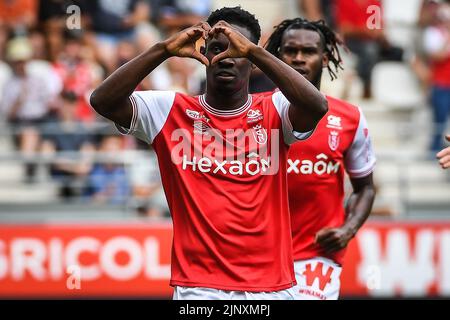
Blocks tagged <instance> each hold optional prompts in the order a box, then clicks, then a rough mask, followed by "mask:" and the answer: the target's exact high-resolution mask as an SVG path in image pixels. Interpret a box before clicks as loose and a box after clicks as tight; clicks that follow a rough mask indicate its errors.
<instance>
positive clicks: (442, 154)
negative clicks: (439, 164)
mask: <svg viewBox="0 0 450 320" xmlns="http://www.w3.org/2000/svg"><path fill="white" fill-rule="evenodd" d="M448 155H450V147H447V148H445V149H444V150H441V151H439V152H438V153H437V154H436V157H437V158H438V159H441V158H443V157H445V156H448Z"/></svg>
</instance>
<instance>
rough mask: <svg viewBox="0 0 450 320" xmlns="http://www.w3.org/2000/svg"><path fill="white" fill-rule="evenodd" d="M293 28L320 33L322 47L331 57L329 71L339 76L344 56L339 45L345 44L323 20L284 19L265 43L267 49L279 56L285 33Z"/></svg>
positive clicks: (333, 76)
mask: <svg viewBox="0 0 450 320" xmlns="http://www.w3.org/2000/svg"><path fill="white" fill-rule="evenodd" d="M292 29H304V30H311V31H315V32H317V33H318V34H319V36H320V42H321V44H322V49H323V50H324V52H325V54H326V55H327V57H328V59H329V63H328V66H327V68H328V72H329V73H330V76H331V79H335V78H337V75H336V73H337V72H338V70H339V69H343V67H342V58H341V54H340V52H339V47H338V45H343V41H342V40H341V39H340V38H339V37H338V36H337V35H336V33H334V32H333V30H331V29H330V27H328V26H327V25H326V24H325V22H324V21H323V20H319V21H309V20H306V19H302V18H295V19H286V20H284V21H282V22H281V23H280V24H279V25H277V26H275V31H274V32H273V33H272V35H271V36H270V37H269V40H267V43H266V44H265V48H266V50H267V51H269V52H270V53H272V54H273V55H274V56H276V57H278V58H279V57H280V50H281V42H282V40H283V35H284V33H285V32H286V31H289V30H292ZM330 63H332V64H333V66H334V70H332V68H331V66H330Z"/></svg>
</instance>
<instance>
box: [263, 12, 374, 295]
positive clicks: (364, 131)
mask: <svg viewBox="0 0 450 320" xmlns="http://www.w3.org/2000/svg"><path fill="white" fill-rule="evenodd" d="M338 42H339V41H338V39H337V37H336V35H335V34H334V33H333V31H332V30H330V29H329V28H328V27H327V26H326V25H325V24H324V23H323V22H310V21H307V20H305V19H301V18H297V19H292V20H285V21H283V22H282V23H281V24H279V25H278V26H277V28H276V30H275V31H274V33H273V34H272V35H271V37H270V38H269V40H268V42H267V44H266V49H267V50H268V51H269V52H271V53H273V54H274V55H275V56H277V57H279V58H280V59H281V60H283V61H284V62H286V63H287V64H289V65H290V66H291V67H292V68H294V69H295V70H296V71H298V72H299V73H300V74H302V75H303V76H304V77H305V78H306V79H308V80H309V81H310V82H311V83H312V84H313V85H314V86H316V87H317V88H318V89H320V82H321V77H322V69H323V68H328V70H329V71H330V73H331V75H332V77H334V76H335V71H337V69H338V68H339V67H341V58H340V55H339V49H338V46H337V44H338ZM330 64H333V65H334V67H335V70H334V71H333V69H331V66H330ZM327 100H328V112H327V114H326V115H325V116H324V117H323V118H322V120H321V121H320V122H319V124H318V125H317V128H316V129H315V132H314V134H313V135H312V136H311V137H310V138H308V139H307V140H305V141H300V142H297V143H295V144H293V145H292V147H291V149H290V151H289V159H288V182H289V187H288V189H289V207H290V210H291V223H292V237H293V246H294V261H295V264H294V266H295V273H296V279H297V286H296V288H295V290H296V294H297V297H298V299H337V298H338V296H339V288H340V280H339V276H340V273H341V266H342V262H343V256H344V252H345V248H346V246H347V244H348V242H349V241H350V240H351V239H352V238H353V237H354V236H355V234H356V232H357V231H358V229H359V228H360V227H361V226H362V224H363V223H364V221H365V220H366V219H367V217H368V216H369V214H370V211H371V208H372V204H373V201H374V198H375V191H374V185H373V181H372V171H373V169H374V165H375V156H374V153H373V150H372V145H371V140H370V136H369V131H368V128H367V123H366V120H365V118H364V115H363V113H362V111H361V109H360V108H358V107H356V106H353V105H351V104H349V103H347V102H345V101H342V100H338V99H335V98H332V97H329V96H327ZM345 172H347V174H348V175H349V176H350V180H351V183H352V186H353V193H352V194H351V196H350V198H349V200H348V202H347V204H346V206H345V207H344V176H345Z"/></svg>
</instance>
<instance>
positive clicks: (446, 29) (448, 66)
mask: <svg viewBox="0 0 450 320" xmlns="http://www.w3.org/2000/svg"><path fill="white" fill-rule="evenodd" d="M423 40H424V48H425V52H426V53H427V55H428V59H429V61H430V67H431V79H430V82H431V105H432V107H433V119H434V134H433V139H432V143H431V151H432V152H438V151H439V150H441V149H442V148H443V147H444V145H443V143H444V141H443V135H444V130H445V127H446V124H447V119H448V116H449V113H450V1H449V0H447V1H444V2H442V3H441V4H440V5H439V9H438V13H437V20H436V21H435V23H434V25H432V26H429V27H428V28H426V29H425V32H424V39H423Z"/></svg>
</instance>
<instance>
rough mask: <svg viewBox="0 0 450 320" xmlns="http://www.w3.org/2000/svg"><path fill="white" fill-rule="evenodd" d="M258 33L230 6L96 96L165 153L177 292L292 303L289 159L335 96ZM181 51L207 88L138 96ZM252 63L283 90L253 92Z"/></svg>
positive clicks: (98, 104) (96, 102)
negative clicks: (202, 70) (196, 64)
mask: <svg viewBox="0 0 450 320" xmlns="http://www.w3.org/2000/svg"><path fill="white" fill-rule="evenodd" d="M259 37H260V27H259V24H258V22H257V20H256V19H255V17H254V16H253V15H251V14H250V13H248V12H247V11H245V10H242V9H241V8H239V7H236V8H223V9H219V10H217V11H215V12H213V13H212V14H211V15H210V17H209V18H208V21H207V22H204V23H200V24H197V25H195V26H193V27H191V28H188V29H186V30H183V31H181V32H180V33H178V34H176V35H174V36H172V37H170V38H169V39H167V40H165V41H163V42H161V43H158V44H156V45H155V46H153V47H151V48H150V49H148V50H147V51H146V52H144V53H142V54H141V55H140V56H138V57H137V58H135V59H133V60H132V61H130V62H129V63H127V64H126V65H124V66H122V67H121V68H119V69H118V70H116V71H115V72H114V73H113V74H112V75H111V76H110V77H109V78H108V79H106V80H105V81H104V82H103V83H102V84H101V85H100V86H99V87H98V88H97V89H96V90H95V91H94V93H93V95H92V97H91V104H92V106H93V107H94V108H95V109H96V111H97V112H98V113H100V114H101V115H103V116H105V117H106V118H108V119H110V120H112V121H114V122H115V123H116V124H117V126H118V128H119V130H120V131H122V132H123V133H126V134H132V135H134V136H136V137H137V138H139V139H142V140H143V141H145V142H147V143H149V144H151V145H152V146H153V148H154V150H155V151H156V153H157V156H158V160H159V161H158V162H159V165H160V170H161V177H162V182H163V186H164V191H165V193H166V196H167V200H168V204H169V207H170V211H171V214H172V219H173V227H174V239H173V249H172V277H171V282H170V283H171V285H172V286H174V287H175V292H174V299H247V298H249V299H255V298H256V299H292V298H293V294H292V286H293V285H294V284H295V276H294V270H293V257H292V241H291V233H290V216H289V210H288V194H287V177H286V176H287V174H286V170H287V154H288V149H289V145H291V144H292V143H293V142H295V141H297V140H299V139H304V138H306V137H308V136H309V135H310V134H311V132H312V130H313V129H314V128H315V126H316V124H317V122H318V121H319V120H320V118H321V117H322V116H323V115H324V114H325V113H326V111H327V101H326V99H325V97H324V96H323V95H322V94H321V93H320V92H319V91H318V90H317V89H316V88H315V87H314V86H313V85H312V84H311V83H309V82H308V81H307V80H306V79H304V78H303V77H302V76H301V75H300V74H298V73H297V72H296V71H295V70H293V69H292V68H290V67H289V66H288V65H286V64H285V63H283V62H281V61H280V60H279V59H277V58H275V57H273V56H272V55H271V54H270V53H269V52H267V51H266V50H265V49H264V48H262V47H260V46H258V45H257V42H258V40H259ZM201 38H204V39H206V47H205V48H203V47H202V48H201V49H200V52H199V51H197V49H196V42H197V41H198V40H200V39H201ZM171 56H179V57H189V58H194V59H197V60H198V61H200V62H202V63H203V64H205V65H206V76H207V89H206V92H205V94H204V95H200V96H195V97H193V96H188V95H185V94H181V93H176V92H163V91H159V92H158V91H143V92H133V90H134V88H135V87H136V86H137V84H138V83H139V82H140V81H141V80H142V79H143V78H144V77H145V76H147V74H148V73H150V72H152V71H153V70H154V69H155V68H156V67H157V66H158V65H159V64H161V63H162V62H163V61H165V60H166V59H168V58H170V57H171ZM252 64H255V65H256V66H258V67H259V68H260V69H261V70H262V71H263V72H265V73H266V74H267V75H268V76H269V77H270V79H271V80H272V81H273V82H274V83H276V84H277V86H278V87H279V88H280V91H279V92H277V93H273V94H255V95H250V94H249V92H248V84H249V77H250V72H251V69H252ZM294 130H295V132H294Z"/></svg>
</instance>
